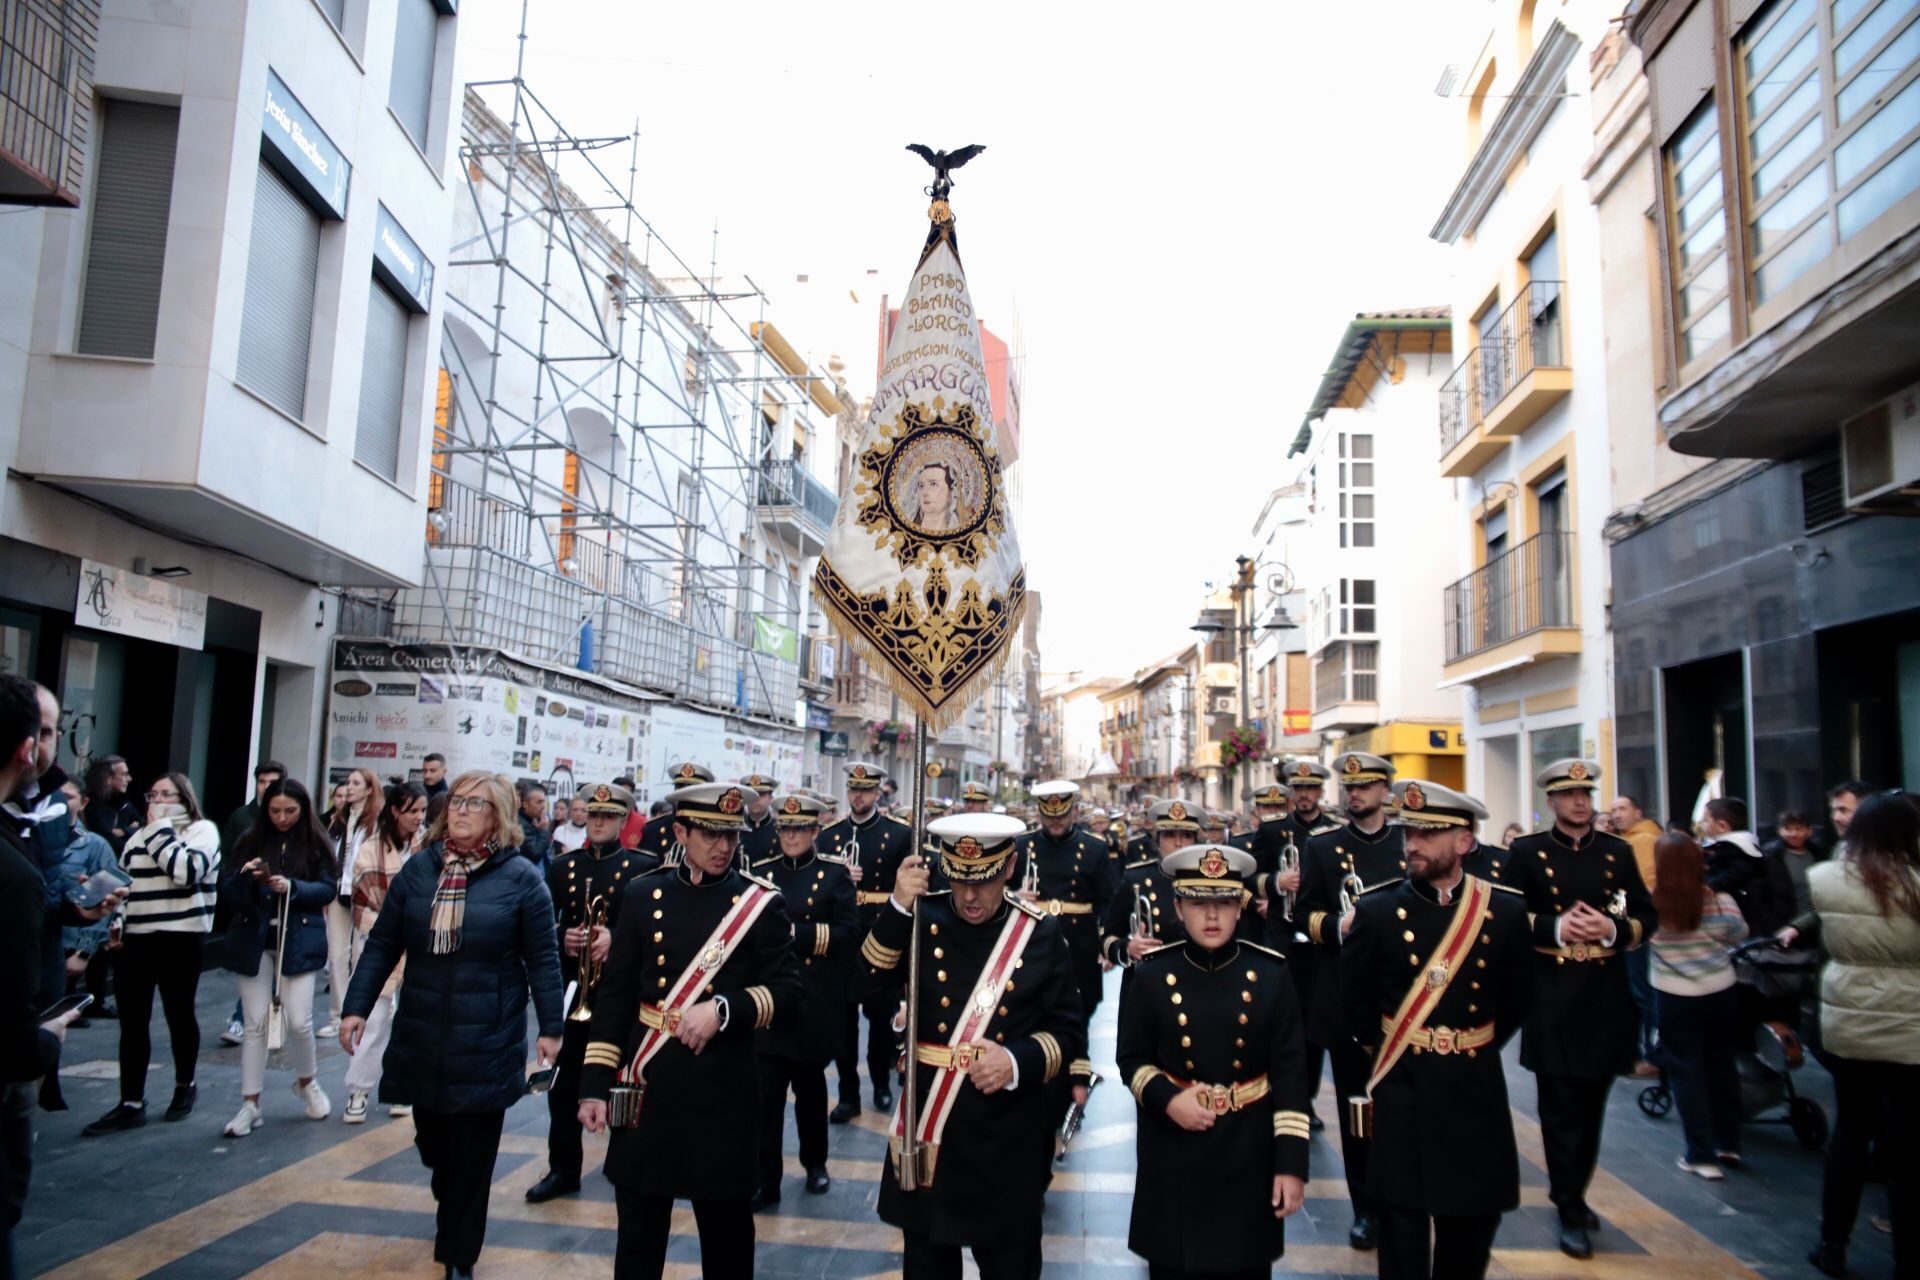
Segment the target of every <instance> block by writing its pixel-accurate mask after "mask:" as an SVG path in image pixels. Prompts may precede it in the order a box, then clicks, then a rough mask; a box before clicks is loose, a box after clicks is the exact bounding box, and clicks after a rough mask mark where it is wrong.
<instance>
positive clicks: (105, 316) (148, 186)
mask: <svg viewBox="0 0 1920 1280" xmlns="http://www.w3.org/2000/svg"><path fill="white" fill-rule="evenodd" d="M179 136H180V109H179V108H178V107H157V106H153V105H151V104H150V103H145V102H121V101H112V100H110V101H107V102H104V103H102V104H101V115H100V154H99V158H98V160H97V161H96V162H95V165H94V185H93V212H92V215H91V221H90V223H89V226H88V230H87V266H86V284H85V286H84V288H83V290H82V293H81V299H80V332H79V335H78V336H77V338H76V339H75V342H74V348H75V350H78V351H81V352H84V353H86V354H87V355H94V356H131V357H136V358H140V359H148V358H151V357H152V355H153V337H154V330H155V328H156V327H157V325H158V323H159V319H160V273H161V267H162V266H163V265H164V263H165V261H166V256H167V208H168V205H169V204H170V202H171V201H172V199H173V152H174V145H175V143H176V142H177V140H178V139H179Z"/></svg>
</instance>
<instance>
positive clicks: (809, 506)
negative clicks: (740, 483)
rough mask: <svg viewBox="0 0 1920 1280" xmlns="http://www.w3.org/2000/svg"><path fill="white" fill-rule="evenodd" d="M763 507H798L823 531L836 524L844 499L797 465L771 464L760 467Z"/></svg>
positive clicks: (790, 463)
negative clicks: (834, 517)
mask: <svg viewBox="0 0 1920 1280" xmlns="http://www.w3.org/2000/svg"><path fill="white" fill-rule="evenodd" d="M759 501H760V505H761V506H763V507H795V508H798V509H799V510H801V511H804V512H805V513H806V514H807V515H808V517H810V518H811V519H812V520H813V521H814V523H816V524H818V525H819V526H820V528H821V529H823V530H824V529H825V528H826V527H827V526H828V525H831V524H832V523H833V513H834V512H835V511H836V510H838V509H839V506H840V499H838V498H836V497H835V496H834V494H833V490H831V489H829V488H828V487H827V486H826V485H824V484H821V483H820V482H819V481H818V480H815V479H814V478H813V476H812V474H811V473H810V472H808V470H807V469H806V468H805V467H804V466H802V465H800V464H799V463H797V462H769V463H767V464H765V465H764V466H762V467H761V468H760V499H759Z"/></svg>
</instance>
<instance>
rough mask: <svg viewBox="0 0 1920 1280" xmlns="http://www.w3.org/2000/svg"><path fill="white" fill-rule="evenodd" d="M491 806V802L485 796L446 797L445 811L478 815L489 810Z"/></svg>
mask: <svg viewBox="0 0 1920 1280" xmlns="http://www.w3.org/2000/svg"><path fill="white" fill-rule="evenodd" d="M492 805H493V801H491V800H489V799H487V798H486V797H485V796H448V797H447V811H448V812H449V813H478V812H480V811H481V810H482V809H487V808H491V807H492Z"/></svg>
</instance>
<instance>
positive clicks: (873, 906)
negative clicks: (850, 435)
mask: <svg viewBox="0 0 1920 1280" xmlns="http://www.w3.org/2000/svg"><path fill="white" fill-rule="evenodd" d="M842 769H843V770H844V771H845V773H846V776H847V816H846V817H845V818H843V819H841V820H840V821H839V822H836V823H834V824H833V825H832V826H830V827H828V828H827V829H826V830H825V831H822V832H821V833H820V843H819V848H820V852H821V853H822V854H823V855H824V856H826V857H828V858H831V859H833V860H834V861H836V862H839V863H841V864H843V865H844V866H845V867H846V868H847V872H848V874H849V875H850V876H851V877H852V879H853V885H854V893H855V895H856V901H857V902H858V904H859V907H860V932H861V936H863V937H864V936H865V935H866V933H867V931H868V930H870V929H872V928H873V923H874V921H876V920H878V919H879V918H880V910H881V908H882V907H884V906H885V905H886V902H887V895H888V894H890V893H892V892H893V875H894V872H895V871H896V870H897V869H898V868H899V866H900V863H901V862H902V861H903V860H904V859H905V858H906V856H907V855H908V854H910V853H912V852H913V825H912V824H911V823H907V822H902V821H901V820H900V819H898V818H895V817H892V816H890V815H888V814H885V813H882V812H880V809H879V800H880V788H881V786H882V785H883V784H884V783H885V782H886V780H887V775H886V774H885V773H884V772H883V771H881V769H880V768H879V766H877V765H871V764H866V763H863V762H861V761H857V760H856V761H850V762H848V763H847V764H845V765H843V766H842ZM851 996H852V998H850V999H849V1000H848V1002H847V1009H846V1014H845V1015H844V1020H843V1022H842V1024H841V1029H840V1045H839V1048H838V1050H837V1051H836V1052H835V1054H834V1062H835V1063H836V1064H837V1068H838V1071H839V1075H840V1103H839V1105H838V1106H836V1107H834V1109H833V1114H832V1115H830V1116H828V1117H827V1118H828V1119H829V1120H831V1121H832V1122H833V1123H834V1124H845V1123H846V1122H847V1121H849V1120H851V1119H853V1118H854V1117H855V1116H857V1115H859V1114H860V1014H861V1013H862V1012H863V1011H864V1012H865V1013H866V1015H867V1083H868V1087H870V1088H871V1089H872V1090H873V1105H874V1106H875V1107H876V1108H878V1109H879V1110H881V1111H885V1110H886V1109H887V1108H888V1107H890V1106H892V1105H893V1068H894V1058H895V1055H896V1052H897V1040H896V1037H895V1035H894V1031H893V1005H891V1004H889V1003H887V1002H886V1001H884V1000H881V999H878V998H876V997H873V996H871V995H869V996H867V997H866V998H864V999H862V998H859V997H858V995H857V993H851Z"/></svg>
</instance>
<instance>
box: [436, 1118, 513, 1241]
mask: <svg viewBox="0 0 1920 1280" xmlns="http://www.w3.org/2000/svg"><path fill="white" fill-rule="evenodd" d="M506 1118H507V1113H506V1112H504V1111H470V1112H460V1113H458V1114H455V1113H452V1112H446V1111H428V1110H427V1109H426V1108H425V1107H415V1108H414V1109H413V1145H414V1146H416V1147H418V1148H419V1149H420V1162H421V1163H422V1164H424V1165H426V1166H427V1168H429V1169H431V1170H433V1200H434V1203H435V1205H437V1206H438V1208H437V1209H436V1210H435V1213H434V1232H433V1260H434V1261H435V1262H437V1263H439V1264H440V1265H441V1266H443V1267H463V1268H466V1269H469V1270H471V1269H472V1267H473V1264H474V1261H475V1260H476V1259H478V1258H479V1256H480V1246H481V1245H482V1244H485V1243H486V1239H487V1192H488V1191H489V1190H490V1189H491V1188H492V1186H493V1163H494V1161H495V1160H496V1159H497V1158H498V1157H499V1155H500V1126H501V1122H502V1121H504V1120H505V1119H506Z"/></svg>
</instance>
